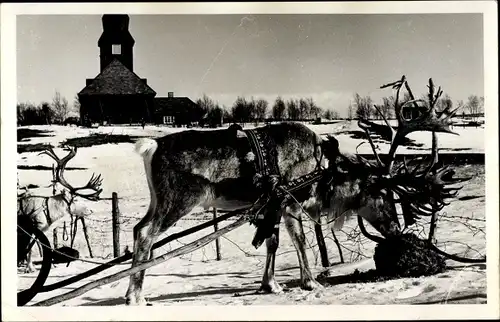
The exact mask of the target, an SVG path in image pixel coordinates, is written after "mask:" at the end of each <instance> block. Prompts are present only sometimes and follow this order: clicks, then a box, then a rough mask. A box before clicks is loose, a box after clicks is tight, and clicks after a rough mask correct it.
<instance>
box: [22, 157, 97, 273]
mask: <svg viewBox="0 0 500 322" xmlns="http://www.w3.org/2000/svg"><path fill="white" fill-rule="evenodd" d="M66 150H68V151H69V153H68V155H66V156H65V157H64V158H62V159H59V157H58V156H57V155H56V154H55V152H54V150H53V149H52V148H48V149H47V150H46V151H43V152H42V153H40V154H47V155H48V156H50V157H51V158H52V159H54V160H55V161H56V163H57V167H56V168H55V169H54V172H53V174H54V182H53V184H54V185H56V184H60V185H61V186H62V189H60V188H55V187H54V188H55V189H54V190H55V194H54V195H53V196H37V195H34V194H33V193H32V192H31V191H29V190H28V191H23V193H22V194H21V195H20V196H19V198H18V210H17V216H18V221H19V222H28V223H33V224H34V226H35V227H36V228H38V229H39V230H41V231H42V232H47V231H49V230H50V229H51V228H53V227H54V226H55V225H56V224H57V223H58V222H59V221H60V220H62V219H64V218H68V219H69V218H70V217H71V216H72V215H73V216H76V217H77V218H78V217H86V216H88V215H91V214H92V210H91V209H90V208H89V207H88V206H87V201H88V200H90V201H96V200H98V198H99V194H100V193H101V191H102V189H100V185H101V182H102V179H101V177H100V175H99V176H97V177H96V176H94V175H92V178H91V179H90V180H89V181H88V183H87V184H86V185H84V186H82V187H73V186H72V185H71V184H69V183H68V182H67V181H66V179H65V178H64V169H65V167H66V164H67V163H68V161H69V160H71V159H72V158H73V157H74V156H75V155H76V151H77V149H76V148H72V147H71V148H67V149H66ZM82 191H91V192H90V193H83V192H82ZM27 262H28V265H27V271H28V272H33V271H35V269H34V266H33V263H32V261H31V251H30V252H29V253H28V257H27Z"/></svg>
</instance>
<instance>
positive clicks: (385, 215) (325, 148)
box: [126, 76, 462, 305]
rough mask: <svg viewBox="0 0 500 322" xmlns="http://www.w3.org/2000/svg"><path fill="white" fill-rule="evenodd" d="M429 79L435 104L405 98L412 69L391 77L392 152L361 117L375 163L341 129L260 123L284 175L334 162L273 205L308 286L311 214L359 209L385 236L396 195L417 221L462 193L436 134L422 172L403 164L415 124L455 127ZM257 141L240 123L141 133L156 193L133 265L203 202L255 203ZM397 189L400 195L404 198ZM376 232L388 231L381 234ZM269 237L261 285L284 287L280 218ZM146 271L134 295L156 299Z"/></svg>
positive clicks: (131, 300)
mask: <svg viewBox="0 0 500 322" xmlns="http://www.w3.org/2000/svg"><path fill="white" fill-rule="evenodd" d="M430 84H431V86H430V94H429V98H430V99H429V101H430V104H428V105H427V106H419V105H418V104H417V103H418V102H419V100H414V99H413V97H412V99H411V100H410V101H407V102H404V103H403V104H400V103H399V92H400V90H401V87H402V86H405V87H406V88H407V89H408V91H409V92H410V94H411V91H410V89H409V86H408V84H407V83H406V78H405V77H404V76H403V78H402V79H401V81H398V82H395V83H392V84H389V85H384V86H382V88H385V87H387V86H393V87H394V88H396V89H397V94H396V103H395V111H396V117H397V120H398V128H397V130H396V131H395V130H394V129H393V128H392V127H391V126H390V125H389V123H388V122H387V120H385V122H386V124H387V126H388V127H389V129H390V132H391V146H390V151H389V154H388V157H387V159H386V160H384V161H385V162H382V160H381V159H380V157H379V156H378V154H377V151H376V148H375V146H374V144H373V142H372V140H371V138H370V135H369V134H370V128H369V126H368V125H367V124H366V122H363V120H360V122H359V126H360V127H361V128H363V129H364V130H365V131H366V133H367V134H368V140H369V143H370V144H371V147H372V149H373V152H374V155H375V159H376V163H374V162H372V161H368V160H366V159H364V158H362V157H361V156H359V155H349V154H342V153H340V152H339V148H338V141H337V140H336V139H335V138H334V137H332V136H329V137H328V138H327V139H326V140H322V139H321V138H320V137H319V136H318V135H316V134H315V133H314V132H313V131H311V130H310V129H308V128H307V127H306V126H304V125H302V124H298V123H280V124H274V125H268V126H266V127H263V128H259V129H257V130H256V131H262V132H266V133H267V135H269V136H270V137H272V139H273V140H274V142H275V144H276V150H277V164H278V168H279V172H280V173H281V175H282V178H281V179H282V181H283V182H289V181H291V180H294V179H296V178H298V177H301V176H303V175H305V174H308V173H311V172H312V171H314V170H315V169H317V168H318V167H320V168H323V169H324V167H325V166H326V164H327V163H328V168H327V169H328V171H326V172H325V173H327V174H328V175H326V176H325V178H324V180H320V181H319V182H316V183H314V184H312V185H311V187H310V189H309V190H308V191H307V194H306V196H305V197H303V198H302V200H300V201H298V200H296V201H295V202H291V203H287V204H285V205H284V206H283V207H281V208H277V209H276V208H274V209H275V211H276V212H278V213H279V214H280V215H281V216H282V218H283V221H284V224H285V227H286V228H287V231H288V233H289V234H290V237H291V239H292V242H293V244H294V246H295V248H296V251H297V255H298V261H299V265H300V279H301V288H303V289H306V290H312V289H315V288H319V287H322V286H321V285H320V284H319V283H318V282H317V281H316V280H315V278H314V277H313V275H312V273H311V270H310V267H309V264H308V261H307V256H306V246H305V236H304V231H303V227H302V224H301V216H302V214H305V215H306V216H307V217H309V218H310V219H312V220H315V221H316V222H317V220H318V218H319V217H320V216H321V215H326V216H327V218H328V222H332V221H333V220H340V221H342V220H345V218H346V217H347V216H349V215H352V214H357V215H358V223H359V224H360V226H361V229H362V230H364V226H363V221H362V219H364V220H366V221H368V222H369V223H370V224H371V225H372V226H373V227H374V228H375V229H376V230H377V231H378V232H379V233H380V234H381V235H382V236H384V237H390V236H397V235H399V234H401V226H400V223H399V220H398V213H397V211H396V206H395V205H396V204H397V203H401V205H402V208H403V215H404V217H405V219H406V221H407V222H405V224H408V225H409V224H411V220H415V219H416V218H418V216H419V215H429V214H430V212H429V210H432V211H435V210H439V209H440V208H442V207H443V206H444V205H445V204H446V203H445V202H444V201H443V200H444V199H446V198H451V197H453V196H454V195H455V194H456V191H457V189H456V188H448V187H447V186H448V185H450V184H453V183H456V182H458V181H461V180H462V179H454V178H452V177H453V171H452V170H450V169H448V168H445V169H441V170H436V169H435V165H436V161H437V147H436V144H433V160H432V162H431V163H430V164H429V165H428V167H426V169H425V170H424V171H423V172H422V171H420V169H421V165H419V166H417V167H415V168H414V169H413V171H410V170H409V169H408V167H407V165H406V162H403V164H402V165H400V166H398V167H396V168H395V167H394V165H395V160H396V151H397V148H398V146H399V145H400V144H401V142H402V140H403V138H405V137H406V136H407V135H408V134H410V133H412V132H414V131H432V132H434V135H435V132H444V133H453V132H452V131H451V130H450V128H449V125H450V123H451V117H452V116H453V115H454V114H455V113H456V110H449V109H445V110H444V111H442V112H439V113H438V112H436V111H435V103H436V101H437V98H438V97H439V93H440V92H441V91H440V90H439V91H438V94H436V95H434V92H433V91H434V87H433V84H432V81H431V82H430ZM411 96H412V94H411ZM411 104H413V105H414V106H415V107H416V108H419V109H420V111H421V115H420V116H419V117H418V118H416V119H414V120H406V119H404V117H403V114H402V111H403V109H404V108H405V107H408V106H410V105H411ZM231 128H232V129H231ZM434 141H437V139H435V140H434ZM248 145H249V143H248V140H247V138H246V134H245V132H244V131H242V130H241V129H236V130H235V128H233V127H230V129H229V130H215V131H209V132H201V131H194V130H191V131H186V132H179V133H175V134H170V135H167V136H165V137H163V138H159V139H156V140H153V139H142V140H140V141H138V142H137V143H136V151H137V152H138V153H139V154H140V155H142V157H143V159H144V166H145V171H146V176H147V182H148V186H149V190H150V199H151V200H150V205H149V209H148V211H147V213H146V215H145V216H144V217H143V218H142V220H141V221H140V222H139V223H138V224H137V225H136V226H135V227H134V254H133V261H132V267H134V266H137V265H138V264H139V263H141V262H143V261H145V260H148V259H149V258H150V256H151V252H150V250H151V246H152V244H153V243H154V242H155V240H156V239H157V237H158V235H159V234H161V233H163V232H165V231H166V230H167V229H168V228H169V227H171V226H172V225H173V224H174V223H175V222H177V221H178V220H179V219H180V218H182V217H183V216H185V215H186V214H187V213H189V212H190V211H191V210H192V209H193V208H194V207H196V206H202V207H204V208H208V207H218V208H224V209H228V210H231V209H238V208H239V207H243V206H249V205H251V204H252V202H253V201H254V200H256V199H257V198H258V196H259V193H258V190H256V189H255V185H254V184H253V180H252V173H251V171H250V172H249V171H248V164H249V163H251V162H252V158H248V155H249V151H250V148H249V146H248ZM323 156H324V157H325V158H323ZM325 159H326V160H325ZM402 169H403V170H402ZM395 194H396V195H397V196H398V197H399V199H396V198H395ZM429 204H432V205H433V206H434V209H432V208H430V207H429V206H428V205H429ZM304 212H305V213H304ZM278 217H279V216H278ZM364 231H365V232H366V230H364ZM372 238H373V239H374V240H375V241H380V240H381V238H380V237H378V238H375V236H372ZM265 243H266V248H267V257H266V265H265V270H264V274H263V278H262V282H261V288H260V290H262V291H265V292H272V293H279V292H281V290H282V288H281V287H280V285H279V284H278V283H277V281H276V279H275V276H274V264H275V254H276V250H277V247H278V244H279V228H278V229H274V230H273V232H272V234H271V235H270V236H267V239H266V240H265ZM254 246H256V247H258V246H260V244H259V243H257V244H254ZM144 274H145V272H144V271H141V272H139V273H136V274H134V275H131V276H130V281H129V287H128V290H127V293H126V303H127V304H128V305H143V304H148V303H147V302H146V300H145V299H144V297H143V296H142V295H141V292H142V284H143V281H144Z"/></svg>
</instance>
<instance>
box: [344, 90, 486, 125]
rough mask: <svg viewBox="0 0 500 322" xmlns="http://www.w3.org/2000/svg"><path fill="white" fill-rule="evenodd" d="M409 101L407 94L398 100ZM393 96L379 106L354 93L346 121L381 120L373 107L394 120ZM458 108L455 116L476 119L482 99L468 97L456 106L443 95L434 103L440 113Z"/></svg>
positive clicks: (367, 98) (447, 96) (425, 96)
mask: <svg viewBox="0 0 500 322" xmlns="http://www.w3.org/2000/svg"><path fill="white" fill-rule="evenodd" d="M420 98H421V99H422V100H423V102H422V103H423V104H425V102H427V100H426V98H427V94H423V95H421V96H420ZM409 100H411V98H410V95H409V94H408V93H404V95H403V97H402V98H400V102H406V101H409ZM394 102H395V97H394V96H388V97H383V98H382V102H381V104H375V103H374V102H373V100H372V98H371V97H370V96H369V95H368V96H361V95H360V94H359V93H355V94H354V95H353V100H352V102H351V103H350V104H349V106H348V119H353V118H358V119H359V118H363V119H382V116H381V115H380V113H379V112H378V111H377V109H376V108H375V105H376V106H377V107H378V109H379V110H380V112H381V114H382V115H383V116H384V117H385V118H387V119H392V118H395V114H394ZM454 107H458V108H459V111H458V113H457V116H462V117H465V116H468V117H472V118H473V119H477V118H478V117H479V116H480V115H481V114H482V113H484V97H483V96H481V97H480V96H477V95H470V96H469V97H468V98H467V101H466V102H464V101H463V100H459V101H457V102H456V105H455V104H454V103H453V100H452V99H451V97H450V96H449V95H448V94H444V96H442V97H440V98H439V99H438V101H437V102H436V110H437V111H442V110H444V109H446V108H449V109H451V108H454Z"/></svg>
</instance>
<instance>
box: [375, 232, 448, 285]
mask: <svg viewBox="0 0 500 322" xmlns="http://www.w3.org/2000/svg"><path fill="white" fill-rule="evenodd" d="M373 259H374V261H375V266H376V269H377V272H378V273H379V275H382V276H390V277H418V276H427V275H434V274H437V273H441V272H443V271H444V270H445V268H446V262H445V259H444V257H443V256H441V255H439V254H437V253H436V252H435V251H434V250H432V249H431V248H429V244H428V242H427V241H426V240H422V239H420V238H418V237H417V236H415V235H414V234H403V235H400V236H394V237H389V238H386V239H385V240H384V241H383V242H381V243H379V244H378V245H377V246H376V247H375V254H374V255H373Z"/></svg>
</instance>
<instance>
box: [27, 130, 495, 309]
mask: <svg viewBox="0 0 500 322" xmlns="http://www.w3.org/2000/svg"><path fill="white" fill-rule="evenodd" d="M309 126H310V127H311V128H312V129H313V130H314V131H315V132H316V133H318V134H320V135H325V134H327V133H330V134H334V135H335V137H336V138H337V139H338V140H339V143H340V147H341V149H342V150H343V151H346V152H350V153H354V152H356V146H357V145H358V144H359V143H361V142H362V141H363V140H362V139H359V140H358V139H353V138H351V137H350V136H349V135H347V134H342V133H340V132H342V131H350V130H359V128H357V125H356V124H355V122H347V121H341V122H339V123H336V124H330V125H309ZM30 128H32V129H39V130H50V131H53V132H54V133H52V134H54V136H48V137H38V138H31V139H30V140H29V141H26V142H22V144H35V143H50V144H53V145H55V146H57V145H58V144H59V143H60V142H62V141H64V140H65V139H67V138H73V137H81V136H87V135H89V134H91V133H113V134H127V135H131V136H149V137H156V136H161V135H164V134H168V133H173V132H177V131H182V130H185V129H181V128H169V127H156V126H146V127H145V129H144V130H143V129H142V127H140V126H137V127H100V128H98V129H83V128H78V127H69V126H68V127H65V126H52V127H44V126H37V127H30ZM454 130H455V131H456V132H458V133H459V134H460V135H459V136H454V135H449V134H442V135H441V134H440V135H439V143H440V146H441V148H467V149H470V150H467V151H457V153H461V152H473V153H484V139H483V135H484V129H483V128H458V127H455V129H454ZM339 133H340V134H339ZM410 138H412V139H414V140H415V141H416V142H422V143H424V144H425V146H424V147H426V148H429V147H430V144H431V142H430V140H431V138H430V134H429V133H413V134H412V135H411V136H410ZM381 148H382V150H383V151H384V148H387V147H385V146H381ZM55 152H56V153H58V154H59V155H64V152H63V151H62V149H61V148H56V149H55ZM384 152H385V151H384ZM359 153H371V150H370V148H369V146H368V145H367V144H364V145H362V146H361V147H360V148H359ZM401 153H428V151H426V150H408V149H401ZM18 165H44V166H49V167H51V166H52V160H51V159H50V158H49V157H48V156H46V155H38V153H33V152H28V153H22V154H18ZM69 166H71V167H83V168H86V170H73V171H67V172H66V178H67V180H68V181H70V182H74V184H76V185H79V184H85V183H86V181H87V180H88V179H89V178H90V176H91V174H92V173H93V172H95V173H100V174H102V176H103V179H104V180H103V183H102V188H103V192H102V194H101V197H104V198H110V197H111V194H112V192H117V193H118V196H119V198H120V199H119V208H120V211H121V214H122V217H121V226H120V227H121V234H120V244H121V247H122V248H121V251H122V252H123V250H124V249H125V247H126V246H128V247H129V248H130V249H132V243H133V240H132V228H133V226H134V225H135V224H136V223H137V221H138V220H140V218H141V217H142V216H143V215H144V214H145V212H146V210H147V207H148V205H149V191H148V188H147V182H146V177H145V171H144V166H143V163H142V160H141V158H140V157H139V156H138V155H137V154H136V153H134V151H133V144H131V143H119V144H105V145H97V146H92V147H87V148H80V149H79V150H78V153H77V155H76V156H75V158H74V159H72V160H71V161H70V162H69V163H68V167H69ZM461 171H462V172H463V173H465V174H468V175H473V176H474V178H473V179H472V180H471V181H470V182H468V183H467V184H466V185H465V187H464V189H463V190H462V191H461V192H460V194H459V196H478V198H475V199H469V200H457V201H455V202H452V204H451V205H450V206H448V207H447V208H445V211H446V212H447V213H448V214H450V215H459V216H469V217H472V216H473V217H474V218H477V219H482V220H484V218H485V208H484V202H485V186H484V182H485V181H484V177H485V173H484V166H482V165H467V166H464V167H463V168H462V169H461ZM18 176H19V181H20V184H21V185H27V184H37V185H40V186H41V187H47V185H48V184H49V183H50V180H51V179H52V178H51V177H52V175H51V172H50V171H39V170H18ZM42 190H43V189H42ZM89 206H90V207H92V209H93V210H94V214H93V215H92V217H89V218H87V226H88V229H89V234H90V239H91V246H92V251H93V253H94V258H93V259H92V260H95V261H98V262H104V261H106V259H108V260H109V259H110V258H111V257H112V253H113V250H112V226H111V201H110V200H101V201H99V202H90V204H89ZM200 217H201V215H200V214H198V213H196V212H193V213H192V214H190V215H189V216H187V217H185V219H184V220H180V221H179V222H178V223H177V225H176V226H174V227H172V228H171V229H170V230H169V231H168V234H172V233H175V232H178V231H181V230H184V229H186V228H188V227H191V226H193V225H197V224H199V223H201V218H200ZM67 224H69V223H67ZM478 224H481V222H478ZM482 224H483V225H484V222H482ZM220 226H223V224H220ZM59 227H60V228H59V247H60V246H62V245H66V244H67V243H68V241H62V240H61V235H62V227H63V225H62V224H61V225H60V226H59ZM345 227H346V230H347V229H353V228H354V227H356V221H355V220H354V219H350V220H348V221H347V222H346V225H345ZM211 231H212V229H211V228H210V229H206V230H203V231H201V232H198V233H196V234H193V235H190V236H187V237H184V238H182V239H180V240H178V241H175V242H172V243H170V244H168V245H166V246H164V247H162V248H160V249H158V250H156V251H155V253H154V255H155V256H158V255H161V254H163V253H165V252H166V251H169V250H171V249H175V248H177V247H179V246H182V245H184V244H185V243H187V242H190V241H193V240H195V239H196V238H199V237H200V236H203V235H205V234H207V233H209V232H211ZM305 231H306V237H307V239H308V247H310V245H314V244H315V243H316V242H315V236H314V229H312V226H311V224H310V223H307V224H306V228H305ZM253 233H254V227H253V226H250V225H244V226H242V227H240V228H238V229H236V230H234V231H232V232H230V233H229V234H227V235H225V236H224V237H223V238H221V240H220V242H221V249H222V257H223V258H222V260H221V261H216V260H215V249H214V248H215V247H214V245H213V244H209V245H207V246H206V247H204V248H202V249H200V250H197V251H195V252H193V253H191V254H188V255H185V256H182V257H180V258H175V259H172V260H169V261H167V262H166V263H163V264H161V265H158V266H155V267H153V268H151V269H149V270H148V271H147V272H146V274H147V275H146V278H145V282H144V287H143V290H144V291H143V292H144V295H145V296H146V298H148V299H149V300H150V301H151V302H152V303H153V304H154V305H155V306H156V305H159V306H163V305H227V304H229V305H249V304H252V305H254V304H256V305H305V304H308V305H313V304H328V305H333V304H363V305H364V304H413V303H469V304H476V303H486V266H485V265H463V264H460V263H456V262H449V265H450V266H453V267H455V268H454V269H452V270H448V271H446V272H444V273H441V274H438V275H435V276H432V277H420V278H403V279H397V280H391V281H384V282H376V283H338V281H341V280H342V278H341V277H342V276H343V275H347V274H350V273H352V272H353V271H354V270H355V269H358V270H360V271H365V270H368V269H371V268H374V262H373V260H372V259H371V256H372V254H373V249H374V247H375V244H373V243H371V242H369V243H366V244H365V245H364V246H363V247H364V249H362V253H363V255H364V256H365V257H363V256H361V257H359V256H356V254H355V252H354V251H348V250H347V249H344V257H345V259H346V262H347V263H344V264H339V265H335V266H333V267H331V268H330V277H329V278H328V279H327V281H329V283H331V284H334V285H325V286H324V288H322V289H319V290H315V291H304V290H302V289H300V287H299V286H298V279H299V278H300V272H299V269H298V261H297V256H296V253H295V249H294V247H293V245H292V242H291V240H290V238H289V237H288V234H287V233H286V232H285V230H284V229H283V232H282V234H281V235H280V248H279V249H278V256H277V260H276V262H277V263H276V277H277V280H278V282H280V283H281V284H282V286H284V287H285V288H287V289H288V290H287V291H285V292H284V293H282V294H279V295H273V294H270V295H257V294H255V291H256V290H257V289H258V288H259V286H260V284H259V283H260V280H261V277H262V273H263V265H264V263H265V247H264V246H263V247H261V248H259V249H257V250H255V249H254V248H253V247H252V246H251V244H250V241H251V239H252V236H253ZM324 234H325V236H326V238H327V240H326V242H327V247H328V252H329V259H330V262H331V263H338V262H339V261H340V259H339V255H338V251H337V248H336V247H335V246H334V244H333V241H332V239H331V232H330V229H329V228H327V227H324ZM47 236H48V237H49V240H51V241H52V233H51V232H50V233H47ZM437 236H438V237H439V236H441V237H440V238H443V239H453V240H455V241H458V242H459V243H457V244H449V245H446V250H447V251H448V252H452V253H453V252H463V251H464V250H465V249H464V247H463V245H462V244H464V243H466V244H468V245H470V246H471V247H472V248H475V249H476V250H478V251H479V252H480V253H481V254H485V253H486V237H485V235H484V234H480V233H478V234H476V235H475V236H473V234H472V233H471V232H470V231H469V230H468V229H467V228H466V227H464V225H463V224H461V223H460V222H448V221H446V222H442V223H440V224H439V226H438V231H437ZM163 237H165V236H160V239H161V238H163ZM338 237H339V239H340V242H341V243H342V244H343V245H345V247H346V248H350V247H353V244H352V242H351V241H349V240H347V237H346V236H345V234H340V233H339V234H338ZM460 243H461V244H460ZM443 247H444V246H443ZM75 248H76V249H78V250H79V251H80V256H82V257H83V258H85V259H90V257H89V252H88V249H87V245H86V242H85V239H84V238H83V233H82V232H81V231H79V232H78V236H77V237H76V241H75ZM308 256H309V263H310V264H311V266H312V268H313V270H314V274H319V273H320V272H322V271H324V269H323V268H322V267H321V261H320V259H319V258H318V256H319V255H318V254H317V248H316V247H313V248H311V249H309V250H308ZM468 256H477V254H475V253H470V254H468ZM94 266H95V265H94V264H91V263H85V262H79V261H77V262H73V263H71V264H70V266H69V267H66V265H65V264H60V265H57V266H56V267H55V268H53V269H52V270H51V273H50V276H49V279H48V281H47V282H46V284H50V283H53V282H55V281H59V280H63V279H65V278H67V277H70V276H73V275H76V274H78V273H81V272H84V271H86V270H88V269H90V268H92V267H94ZM129 267H130V263H126V264H125V265H118V266H116V267H113V268H111V269H109V270H106V271H104V272H102V273H100V274H98V275H95V276H92V277H91V278H89V279H86V280H83V281H81V282H78V283H76V284H72V285H70V286H67V287H65V288H63V289H58V290H56V291H53V292H49V293H41V294H38V295H37V296H36V297H35V298H34V299H33V300H32V302H31V303H30V304H32V303H36V302H38V301H40V300H44V299H47V298H50V297H53V296H56V295H58V294H62V293H66V292H68V291H71V290H73V289H75V288H77V287H79V286H81V285H84V284H86V283H88V282H89V281H91V280H95V279H98V278H100V277H103V276H107V275H110V274H112V273H114V272H118V271H120V270H122V269H125V268H129ZM34 276H36V275H34V274H19V287H20V288H22V287H23V285H25V284H26V283H28V282H29V281H30V280H31V279H32V278H33V277H34ZM127 286H128V278H125V279H122V280H120V281H118V282H115V283H111V284H109V285H105V286H102V287H99V288H97V289H94V290H92V291H90V292H88V293H86V294H84V295H82V296H80V297H77V298H75V299H72V300H69V301H67V302H64V303H61V304H59V306H110V305H112V306H115V305H120V306H121V305H124V295H125V292H126V289H127Z"/></svg>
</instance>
